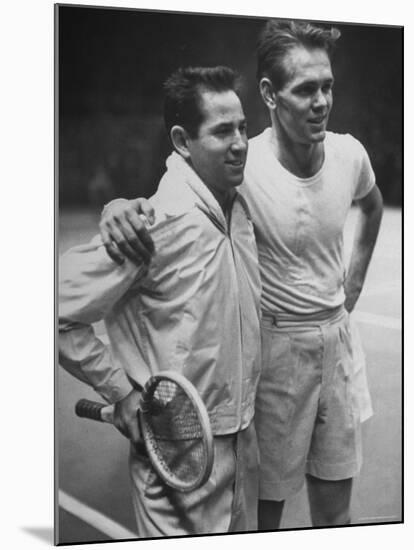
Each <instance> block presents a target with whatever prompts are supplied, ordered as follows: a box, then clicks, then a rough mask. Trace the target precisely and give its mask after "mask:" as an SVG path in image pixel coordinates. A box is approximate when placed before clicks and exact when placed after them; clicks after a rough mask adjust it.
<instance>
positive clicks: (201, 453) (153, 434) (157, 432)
mask: <svg viewBox="0 0 414 550" xmlns="http://www.w3.org/2000/svg"><path fill="white" fill-rule="evenodd" d="M142 412H143V416H144V420H145V423H146V425H147V444H149V445H150V447H151V449H152V452H153V453H154V455H155V456H156V459H157V461H158V463H159V466H160V467H161V468H163V469H164V471H165V472H167V474H168V475H169V476H171V477H173V478H176V479H177V480H178V481H179V482H180V483H181V484H182V483H188V484H191V483H195V482H196V480H197V479H199V478H200V477H201V476H202V475H203V472H204V469H205V466H206V442H205V437H204V430H203V426H202V424H201V422H200V419H199V416H198V414H197V411H196V409H195V406H194V404H193V402H192V400H191V399H190V398H189V397H188V395H187V393H186V392H185V391H184V390H183V389H182V388H181V387H180V386H178V385H177V384H175V383H174V382H172V381H170V380H161V381H160V382H159V384H158V385H157V387H156V388H155V390H154V391H152V390H151V391H150V392H149V393H148V396H147V397H145V396H144V399H143V406H142Z"/></svg>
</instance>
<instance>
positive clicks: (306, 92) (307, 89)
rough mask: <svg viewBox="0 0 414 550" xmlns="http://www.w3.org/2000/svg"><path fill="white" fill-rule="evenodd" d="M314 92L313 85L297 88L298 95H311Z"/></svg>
mask: <svg viewBox="0 0 414 550" xmlns="http://www.w3.org/2000/svg"><path fill="white" fill-rule="evenodd" d="M314 92H315V88H314V87H313V86H305V87H303V88H299V90H297V93H298V94H299V95H304V96H305V95H312V94H313V93H314Z"/></svg>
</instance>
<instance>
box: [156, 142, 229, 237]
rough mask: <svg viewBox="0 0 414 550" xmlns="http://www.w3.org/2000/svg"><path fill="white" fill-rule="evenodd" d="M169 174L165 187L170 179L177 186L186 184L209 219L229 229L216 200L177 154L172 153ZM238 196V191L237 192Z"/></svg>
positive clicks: (168, 164)
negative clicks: (180, 183)
mask: <svg viewBox="0 0 414 550" xmlns="http://www.w3.org/2000/svg"><path fill="white" fill-rule="evenodd" d="M166 165H167V172H166V174H165V176H166V177H165V178H163V180H164V181H163V182H162V184H163V185H168V183H171V182H169V179H170V177H171V178H172V180H173V181H174V184H175V185H177V183H179V182H184V185H185V186H186V187H187V188H190V190H191V191H192V193H193V195H194V202H195V203H196V205H197V206H198V207H199V208H200V210H202V211H203V212H204V213H205V214H206V215H207V216H208V217H209V218H213V219H214V220H215V221H216V222H218V223H219V224H220V226H222V228H223V229H224V230H226V228H227V222H226V218H225V216H224V213H223V210H222V209H221V207H220V205H219V203H218V202H217V200H216V198H215V197H214V195H213V194H212V192H211V191H210V190H209V188H208V187H207V186H206V185H205V184H204V183H203V181H202V180H201V179H200V177H199V176H198V175H197V174H196V172H195V171H194V170H193V169H192V168H191V166H190V165H189V164H188V163H187V162H186V161H185V160H184V159H183V158H182V157H181V156H180V155H179V154H178V153H176V152H173V153H171V155H170V156H169V157H168V158H167V161H166ZM235 193H236V195H238V193H237V191H235Z"/></svg>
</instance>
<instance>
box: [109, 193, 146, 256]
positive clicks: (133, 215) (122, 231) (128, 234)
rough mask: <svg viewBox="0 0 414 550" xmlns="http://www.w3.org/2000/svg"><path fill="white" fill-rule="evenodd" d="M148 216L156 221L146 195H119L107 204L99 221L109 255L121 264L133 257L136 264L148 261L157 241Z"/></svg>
mask: <svg viewBox="0 0 414 550" xmlns="http://www.w3.org/2000/svg"><path fill="white" fill-rule="evenodd" d="M145 220H147V222H148V223H149V224H151V225H152V224H153V223H154V209H153V207H152V206H151V204H150V203H149V201H147V200H146V199H141V198H139V199H134V200H131V201H129V200H127V199H116V200H114V201H112V202H110V203H109V204H107V205H106V206H105V208H104V209H103V212H102V216H101V222H100V224H99V230H100V232H101V237H102V242H103V244H104V246H105V249H106V251H107V253H108V255H109V256H110V257H111V258H112V260H114V262H116V263H117V264H119V265H122V264H123V263H124V261H125V257H126V258H129V259H130V260H131V261H133V262H134V263H135V264H137V265H140V264H141V263H142V262H143V263H145V264H148V263H149V262H150V259H151V255H152V254H153V253H154V243H153V241H152V239H151V237H150V235H149V233H148V230H147V227H146V224H145Z"/></svg>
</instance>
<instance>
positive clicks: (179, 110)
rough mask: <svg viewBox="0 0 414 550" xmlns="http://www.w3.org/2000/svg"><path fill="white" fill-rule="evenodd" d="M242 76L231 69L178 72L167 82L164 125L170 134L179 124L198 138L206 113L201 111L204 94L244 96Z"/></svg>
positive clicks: (214, 68) (186, 69)
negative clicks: (232, 93) (220, 93)
mask: <svg viewBox="0 0 414 550" xmlns="http://www.w3.org/2000/svg"><path fill="white" fill-rule="evenodd" d="M240 86H241V80H240V77H239V75H238V74H237V73H236V72H235V71H233V70H232V69H230V68H229V67H223V66H218V67H185V68H180V69H178V70H177V71H175V72H174V73H173V74H172V75H171V76H170V77H169V78H168V79H167V80H166V82H165V84H164V91H165V101H164V122H165V127H166V130H167V132H168V135H169V134H170V130H171V128H172V127H173V126H175V125H176V124H178V125H179V126H182V127H183V128H185V130H187V132H188V133H189V134H190V136H191V137H196V136H197V133H198V129H199V127H200V124H201V123H202V122H203V113H202V111H201V108H200V99H201V93H202V92H204V91H212V92H227V91H229V90H232V91H234V92H235V93H236V94H237V95H239V93H240Z"/></svg>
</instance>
